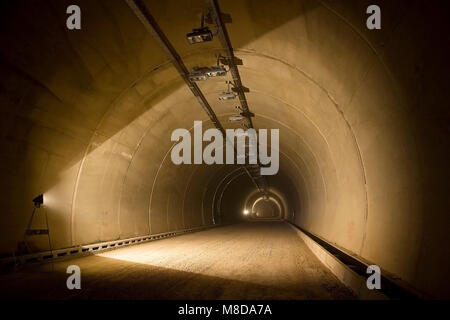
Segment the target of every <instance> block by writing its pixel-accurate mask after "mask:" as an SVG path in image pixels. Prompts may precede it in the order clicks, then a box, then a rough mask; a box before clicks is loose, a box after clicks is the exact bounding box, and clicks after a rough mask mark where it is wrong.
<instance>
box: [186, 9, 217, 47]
mask: <svg viewBox="0 0 450 320" xmlns="http://www.w3.org/2000/svg"><path fill="white" fill-rule="evenodd" d="M186 39H187V40H188V41H189V43H190V44H196V43H202V42H207V41H211V40H212V39H213V33H212V32H211V30H209V28H208V27H205V17H204V15H203V14H202V24H201V27H200V28H196V29H193V30H192V32H189V33H188V34H186Z"/></svg>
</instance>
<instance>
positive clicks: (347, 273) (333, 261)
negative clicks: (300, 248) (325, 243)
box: [289, 224, 388, 300]
mask: <svg viewBox="0 0 450 320" xmlns="http://www.w3.org/2000/svg"><path fill="white" fill-rule="evenodd" d="M289 225H290V226H291V228H292V229H293V230H294V231H295V232H296V233H297V234H298V235H299V237H300V238H301V239H302V240H303V241H304V242H305V244H306V245H307V246H308V248H309V249H310V250H311V251H312V252H313V253H314V254H315V255H316V257H317V258H318V259H319V260H320V261H321V262H322V263H323V264H324V265H325V266H326V267H327V268H328V269H330V271H331V272H332V273H333V274H334V275H335V276H336V277H337V278H338V279H339V280H340V281H341V282H342V283H343V284H344V285H345V286H347V287H349V288H350V289H351V290H352V291H353V292H354V293H355V294H356V295H357V296H358V298H360V299H363V300H387V299H388V297H386V296H385V295H384V294H382V293H381V292H379V291H377V290H369V289H368V288H367V286H366V279H365V278H364V277H362V276H360V275H358V274H357V273H356V272H354V271H353V270H352V269H350V268H349V267H348V266H347V265H345V264H344V263H342V262H341V261H340V260H339V259H337V258H336V257H335V256H334V255H332V254H331V253H330V252H328V251H327V250H326V249H325V248H323V247H322V246H321V245H319V244H318V243H317V242H315V241H314V240H313V239H311V238H310V237H309V236H308V235H306V234H305V233H304V232H302V231H301V230H299V229H297V228H295V227H294V226H293V225H291V224H289Z"/></svg>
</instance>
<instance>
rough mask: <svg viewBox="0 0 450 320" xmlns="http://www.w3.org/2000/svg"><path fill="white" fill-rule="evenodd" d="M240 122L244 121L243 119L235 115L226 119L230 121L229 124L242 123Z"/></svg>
mask: <svg viewBox="0 0 450 320" xmlns="http://www.w3.org/2000/svg"><path fill="white" fill-rule="evenodd" d="M242 120H244V117H243V116H241V115H235V116H230V117H228V121H230V122H238V121H242Z"/></svg>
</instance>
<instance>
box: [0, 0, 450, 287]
mask: <svg viewBox="0 0 450 320" xmlns="http://www.w3.org/2000/svg"><path fill="white" fill-rule="evenodd" d="M79 2H80V3H79V5H80V7H81V8H82V14H83V26H82V30H80V31H68V30H66V29H65V16H64V15H61V14H59V13H60V12H65V8H66V7H67V6H68V5H69V4H70V3H69V2H68V1H59V0H58V1H56V0H55V1H42V3H40V5H41V6H42V7H41V8H38V6H37V5H36V6H31V7H30V6H27V7H25V6H24V5H23V3H20V4H16V5H13V4H5V5H3V6H4V7H5V8H4V10H3V13H2V14H3V15H4V16H3V17H2V19H1V21H2V27H1V38H0V41H1V43H2V44H3V45H2V47H1V52H0V54H1V56H0V58H1V59H0V61H1V74H2V77H1V80H0V81H1V88H2V89H1V94H0V98H1V101H2V103H1V110H2V114H3V116H2V117H1V121H2V125H1V128H2V139H1V148H2V150H3V157H2V161H1V165H2V169H3V170H2V171H3V179H2V188H1V190H2V194H3V201H2V204H1V208H2V215H1V218H0V219H1V226H2V241H1V243H0V245H1V247H0V251H1V252H4V253H10V252H11V251H13V250H15V248H16V246H17V242H18V241H20V239H21V235H22V234H23V230H24V229H25V227H26V223H27V221H28V219H29V214H30V212H29V211H30V199H32V198H33V197H34V196H36V195H37V194H39V193H44V195H45V205H46V210H47V212H48V216H49V219H50V225H51V228H52V230H54V231H53V234H52V237H53V239H52V240H53V242H54V245H55V246H56V247H60V248H61V247H68V246H73V245H78V244H86V243H93V242H98V241H106V240H112V239H118V238H126V237H132V236H137V235H143V234H148V233H159V232H164V231H170V230H178V229H184V228H190V227H195V226H200V225H209V224H213V223H221V222H232V221H235V220H236V219H240V217H241V212H242V208H243V207H244V205H245V201H246V198H247V196H248V195H250V194H251V193H252V192H254V190H255V186H254V184H253V183H252V181H251V180H250V179H249V177H248V176H247V175H246V174H242V170H240V169H239V167H238V166H219V165H212V166H206V165H181V166H176V165H174V164H173V163H172V162H171V160H170V150H171V148H172V147H173V144H174V143H173V142H171V140H170V136H171V133H172V131H173V130H174V129H176V128H187V129H190V130H191V129H192V126H193V122H194V120H202V121H203V122H204V123H203V126H204V128H211V127H212V125H211V122H210V121H209V119H208V117H207V115H206V114H205V113H204V112H203V111H202V109H201V107H200V105H199V104H198V103H197V101H196V100H195V98H194V97H193V95H192V94H191V92H190V91H189V89H188V88H187V86H186V85H185V84H184V82H183V80H182V79H181V78H180V76H179V75H178V73H177V72H176V70H175V69H174V67H173V66H172V65H171V64H170V63H169V60H168V58H167V57H166V56H165V54H164V52H163V51H162V50H161V49H160V47H159V46H158V45H157V43H156V42H155V40H154V39H153V38H152V37H151V35H150V34H148V33H147V32H146V31H145V29H144V27H143V26H142V25H141V24H140V22H139V21H138V20H137V19H136V17H135V16H134V14H133V12H132V11H131V10H130V9H129V7H128V6H127V5H126V3H125V2H122V1H91V0H89V1H87V0H86V1H79ZM379 2H381V3H380V4H379V5H380V6H382V8H383V17H384V18H383V21H384V24H383V28H382V30H379V31H373V32H371V31H369V30H367V29H366V28H365V16H364V13H365V8H366V7H367V5H369V4H370V3H369V2H368V1H359V2H358V3H356V2H352V1H337V2H336V1H318V0H303V1H294V0H292V1H289V0H283V1H261V0H258V1H252V0H245V1H239V2H238V1H226V0H222V1H220V3H221V8H222V10H223V12H226V13H230V14H231V16H232V18H233V23H231V24H227V28H228V31H229V34H230V38H231V41H232V43H233V47H234V48H235V54H236V56H238V57H239V58H241V59H242V60H243V65H242V66H239V71H240V74H241V77H242V81H243V84H244V85H245V86H246V87H248V88H250V92H249V93H247V94H246V96H247V99H248V103H249V106H250V108H251V111H252V112H253V113H255V114H256V117H255V118H254V125H255V127H256V128H278V129H280V171H279V173H278V175H276V176H271V177H268V183H269V186H270V188H271V190H273V191H274V192H276V193H277V194H280V195H282V196H283V197H284V198H285V199H286V202H287V204H288V208H287V209H286V212H287V213H288V215H287V218H288V219H289V220H290V221H291V222H293V223H295V224H297V225H299V226H300V227H302V228H304V229H305V230H307V231H309V232H311V233H313V234H315V235H317V236H320V237H322V238H324V239H326V240H327V241H329V242H331V243H333V244H335V245H337V246H338V247H340V248H342V249H344V250H346V251H347V252H350V253H351V254H353V255H355V256H358V257H360V258H361V259H363V260H366V261H369V262H372V263H376V264H377V265H379V266H381V267H382V268H383V269H384V270H387V271H388V272H391V273H393V274H395V275H397V276H399V277H401V278H402V279H404V280H405V281H407V282H408V283H410V284H412V285H413V286H414V287H416V288H418V289H419V290H422V291H424V292H426V293H429V294H435V295H447V296H448V295H449V291H448V288H446V287H443V286H442V281H443V279H447V282H448V280H449V276H448V275H447V274H446V273H445V272H446V271H447V270H448V269H449V268H450V261H449V256H450V255H449V254H448V248H447V247H445V248H442V243H443V242H444V243H448V240H449V238H448V237H449V236H448V208H449V206H448V200H445V199H448V197H447V196H446V195H445V184H446V181H445V180H446V179H442V178H445V177H448V174H445V173H446V172H447V173H448V170H446V169H445V167H446V164H447V163H448V151H447V150H448V140H444V139H442V137H448V121H447V122H446V120H448V115H449V113H448V110H447V109H446V108H445V106H446V105H448V102H447V101H446V99H445V92H448V89H449V88H448V87H449V83H450V82H449V81H448V75H446V74H442V73H441V72H440V71H441V70H440V67H439V66H440V64H441V63H443V62H444V61H445V59H447V58H446V53H445V52H444V50H443V52H436V51H432V52H430V50H429V48H430V47H431V44H436V43H439V42H440V41H441V39H440V38H439V35H438V34H437V33H436V34H435V33H434V31H433V29H434V28H441V29H443V27H442V26H443V25H445V20H444V17H443V16H440V15H439V13H437V12H433V11H434V7H433V6H432V5H429V4H427V3H425V2H421V1H411V2H409V3H410V4H409V8H410V9H409V10H408V11H403V9H402V8H401V6H399V4H398V3H397V2H395V3H393V2H392V1H379ZM145 3H146V5H147V7H148V9H149V11H150V12H151V13H152V15H153V16H154V17H155V19H156V20H157V22H158V24H159V25H160V26H161V28H162V30H163V31H164V32H165V33H166V35H167V37H168V38H169V40H170V41H171V42H172V44H173V45H174V47H175V48H176V50H177V51H178V52H179V53H180V55H181V57H182V59H183V61H184V63H185V64H186V65H187V67H188V68H189V69H192V68H193V67H194V66H201V65H214V64H215V63H216V61H215V60H216V58H215V55H216V54H218V53H220V52H221V48H220V43H219V42H218V41H217V40H214V41H212V42H210V43H205V44H201V45H195V46H191V45H189V44H188V43H187V41H186V39H185V34H186V32H188V31H189V30H191V29H192V28H193V27H196V26H197V25H198V23H199V15H200V14H201V12H203V11H205V9H206V5H205V2H204V1H203V0H195V1H194V0H193V1H183V2H180V1H175V0H171V1H145ZM43 8H44V9H45V10H44V9H43ZM420 14H423V15H427V14H429V15H435V16H436V18H435V19H434V20H433V21H434V22H433V24H430V23H428V24H426V25H420V27H419V26H418V24H416V23H414V21H417V19H419V20H420V19H421V15H420ZM35 16H39V19H34V17H35ZM447 53H448V52H447ZM424 63H426V65H424ZM431 79H432V80H431ZM224 81H225V80H224V79H223V78H214V79H211V80H209V81H207V82H205V83H199V86H200V88H201V90H202V91H203V93H204V94H205V97H206V99H207V100H208V101H209V102H210V104H211V106H212V108H213V109H214V110H215V112H216V114H217V115H218V117H219V119H220V120H221V122H222V123H223V124H224V126H225V127H226V128H231V127H233V126H232V125H231V124H230V123H229V122H227V118H228V116H230V115H232V114H234V105H235V103H234V102H221V101H219V100H218V99H217V96H218V94H219V93H220V92H222V91H223V90H224V89H225V84H224ZM444 119H446V120H444ZM446 123H447V124H446ZM441 169H442V170H441ZM232 172H234V173H232ZM443 175H444V176H445V177H444V176H443ZM226 177H228V178H226ZM230 177H232V178H233V179H230ZM219 195H220V197H221V205H220V210H219V211H220V213H221V216H220V217H218V216H217V215H218V212H219V211H215V210H214V207H215V205H217V199H218V196H219ZM443 250H445V251H446V253H444V252H443Z"/></svg>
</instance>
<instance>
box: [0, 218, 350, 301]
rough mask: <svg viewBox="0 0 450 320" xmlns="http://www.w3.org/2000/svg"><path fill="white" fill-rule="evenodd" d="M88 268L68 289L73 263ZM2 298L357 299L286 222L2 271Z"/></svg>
mask: <svg viewBox="0 0 450 320" xmlns="http://www.w3.org/2000/svg"><path fill="white" fill-rule="evenodd" d="M69 265H78V266H79V267H80V269H81V289H80V290H68V289H67V287H66V280H67V278H68V277H69V274H66V268H67V267H68V266H69ZM0 288H1V289H0V297H1V298H36V297H37V298H38V299H47V298H56V299H354V298H355V296H354V295H353V294H352V293H351V291H350V290H349V289H347V288H346V287H345V286H344V285H343V284H342V283H340V282H339V280H338V279H337V278H336V277H335V276H334V275H333V274H332V273H331V272H330V271H329V270H328V269H327V268H326V267H325V266H324V265H323V264H322V263H321V262H320V261H319V260H318V259H317V258H316V257H315V256H314V254H313V253H312V252H311V251H310V250H309V249H308V247H307V246H306V245H305V244H304V242H303V241H302V240H301V239H300V238H299V237H298V236H297V235H296V233H295V232H294V230H292V228H291V227H290V226H289V225H288V224H287V223H284V222H249V223H241V224H235V225H228V226H223V227H217V228H213V229H209V230H206V231H201V232H197V233H191V234H187V235H183V236H178V237H174V238H168V239H163V240H158V241H153V242H148V243H144V244H139V245H134V246H130V247H126V248H121V249H116V250H112V251H107V252H103V253H100V254H97V255H92V256H87V257H82V258H77V259H71V260H65V261H60V262H57V263H55V271H54V272H52V271H51V265H50V264H45V265H41V266H39V267H38V269H36V266H35V267H33V268H28V269H26V270H19V271H17V272H16V273H13V274H8V275H1V276H0Z"/></svg>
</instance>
